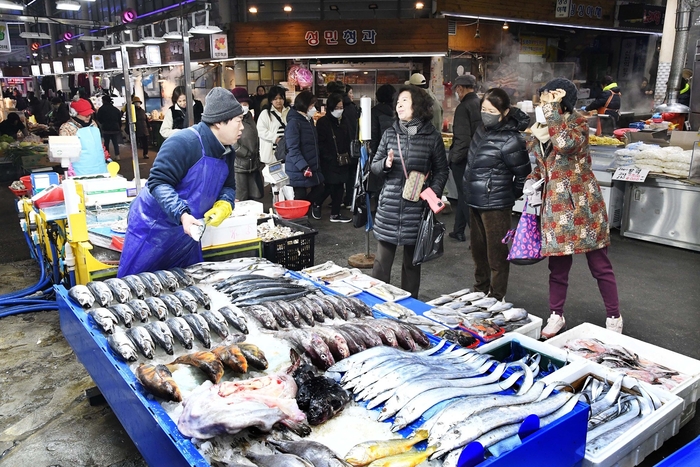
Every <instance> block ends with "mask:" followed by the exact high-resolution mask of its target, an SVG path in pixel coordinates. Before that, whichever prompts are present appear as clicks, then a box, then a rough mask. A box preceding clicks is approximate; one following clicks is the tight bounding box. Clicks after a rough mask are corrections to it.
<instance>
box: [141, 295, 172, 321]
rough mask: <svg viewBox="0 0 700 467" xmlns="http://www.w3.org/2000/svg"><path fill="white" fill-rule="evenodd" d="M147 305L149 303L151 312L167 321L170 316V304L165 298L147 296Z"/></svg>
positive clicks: (161, 319)
mask: <svg viewBox="0 0 700 467" xmlns="http://www.w3.org/2000/svg"><path fill="white" fill-rule="evenodd" d="M144 302H146V305H148V308H149V310H151V314H152V315H153V316H155V317H156V318H158V319H159V320H160V321H165V320H166V319H167V317H168V306H167V305H166V304H165V302H164V301H163V300H161V299H160V298H158V297H146V299H145V300H144Z"/></svg>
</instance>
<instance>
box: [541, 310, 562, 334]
mask: <svg viewBox="0 0 700 467" xmlns="http://www.w3.org/2000/svg"><path fill="white" fill-rule="evenodd" d="M564 326H566V321H565V320H564V317H563V316H561V315H558V314H556V313H554V312H552V315H551V316H550V317H549V319H547V325H546V326H545V327H544V328H543V329H542V337H543V338H544V339H550V338H552V337H554V336H556V335H557V334H559V331H561V330H562V328H563V327H564Z"/></svg>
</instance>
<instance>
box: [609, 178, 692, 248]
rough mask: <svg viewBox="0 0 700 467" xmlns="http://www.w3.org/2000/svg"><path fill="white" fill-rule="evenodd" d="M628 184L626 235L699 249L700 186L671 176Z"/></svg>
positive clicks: (624, 229)
mask: <svg viewBox="0 0 700 467" xmlns="http://www.w3.org/2000/svg"><path fill="white" fill-rule="evenodd" d="M626 185H627V186H626V187H625V201H624V210H623V216H622V229H621V233H622V235H623V236H625V237H630V238H637V239H640V240H647V241H650V242H655V243H661V244H663V245H670V246H675V247H679V248H686V249H689V250H695V251H700V186H696V185H691V184H688V183H683V182H681V181H678V180H673V179H669V178H647V180H646V181H645V182H644V183H627V184H626Z"/></svg>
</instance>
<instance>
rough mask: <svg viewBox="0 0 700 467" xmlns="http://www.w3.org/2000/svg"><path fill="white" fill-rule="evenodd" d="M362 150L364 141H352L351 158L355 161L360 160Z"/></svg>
mask: <svg viewBox="0 0 700 467" xmlns="http://www.w3.org/2000/svg"><path fill="white" fill-rule="evenodd" d="M361 150H362V141H360V140H359V139H354V140H352V141H350V157H352V158H353V159H359V158H360V151H361Z"/></svg>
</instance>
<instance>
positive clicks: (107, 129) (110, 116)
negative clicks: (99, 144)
mask: <svg viewBox="0 0 700 467" xmlns="http://www.w3.org/2000/svg"><path fill="white" fill-rule="evenodd" d="M97 123H99V124H100V131H102V138H103V139H104V142H105V148H106V149H107V151H109V142H110V141H111V142H112V146H114V157H113V158H112V159H113V160H116V161H118V160H119V139H120V138H119V137H120V136H121V132H122V112H121V110H119V109H118V108H116V107H115V106H114V105H113V104H112V98H111V97H109V96H102V107H100V109H99V110H98V111H97Z"/></svg>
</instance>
